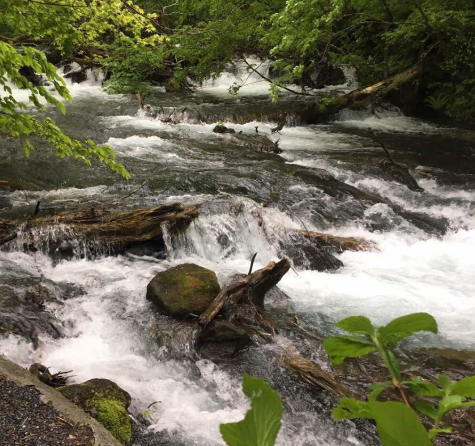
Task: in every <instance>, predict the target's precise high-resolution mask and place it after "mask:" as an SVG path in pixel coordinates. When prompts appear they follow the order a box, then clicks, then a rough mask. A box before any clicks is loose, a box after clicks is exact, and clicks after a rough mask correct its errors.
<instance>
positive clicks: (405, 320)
mask: <svg viewBox="0 0 475 446" xmlns="http://www.w3.org/2000/svg"><path fill="white" fill-rule="evenodd" d="M419 331H430V332H432V333H437V332H438V328H437V322H436V321H435V319H434V318H433V317H432V316H431V315H430V314H427V313H413V314H408V315H406V316H401V317H398V318H397V319H394V320H393V321H391V322H390V323H389V324H387V325H386V326H384V327H380V328H379V329H378V333H379V334H380V339H381V342H382V344H383V346H389V347H395V346H396V345H397V343H398V342H399V341H400V340H401V339H404V338H407V337H408V336H411V335H413V334H414V333H417V332H419Z"/></svg>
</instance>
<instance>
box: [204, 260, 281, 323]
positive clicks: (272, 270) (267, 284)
mask: <svg viewBox="0 0 475 446" xmlns="http://www.w3.org/2000/svg"><path fill="white" fill-rule="evenodd" d="M289 269H290V263H289V261H288V260H287V259H282V260H281V261H280V262H278V263H275V262H270V263H269V264H268V265H267V266H266V267H265V268H262V269H259V270H257V271H255V272H253V273H252V274H250V275H248V276H246V277H244V278H242V279H239V280H237V281H235V282H233V283H231V284H230V285H228V286H226V287H224V288H223V289H222V290H221V292H220V293H219V294H218V295H217V296H216V298H215V299H214V301H213V303H212V304H211V305H210V307H209V308H208V309H207V310H206V311H205V312H204V313H203V314H202V315H201V316H200V318H199V323H200V325H201V326H203V327H206V326H207V325H208V324H209V323H210V322H211V321H212V320H213V319H214V317H215V316H216V315H217V314H218V313H219V312H220V311H221V309H222V308H223V306H224V304H225V303H226V302H228V301H229V302H231V303H236V302H238V301H239V300H241V298H242V297H243V296H244V295H248V296H252V297H251V299H252V302H253V303H254V304H255V305H258V306H261V307H262V306H263V304H264V296H265V294H266V293H267V291H269V290H270V289H271V288H272V287H273V286H275V285H277V283H278V282H279V281H280V279H282V277H283V276H284V275H285V273H286V272H287V271H288V270H289Z"/></svg>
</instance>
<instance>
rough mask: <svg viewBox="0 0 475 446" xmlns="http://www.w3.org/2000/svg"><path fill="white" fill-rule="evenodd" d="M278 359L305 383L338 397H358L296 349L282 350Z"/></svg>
mask: <svg viewBox="0 0 475 446" xmlns="http://www.w3.org/2000/svg"><path fill="white" fill-rule="evenodd" d="M278 360H279V362H280V364H281V365H282V366H283V367H285V368H286V369H288V370H290V371H292V372H294V373H296V374H297V375H299V376H300V378H301V379H302V381H304V382H306V383H307V384H310V385H312V386H317V387H320V388H322V389H325V390H326V391H328V392H331V393H333V394H336V395H338V396H339V397H347V398H358V397H357V396H356V395H355V394H354V393H353V392H351V391H350V390H348V389H347V388H346V387H345V386H343V385H342V384H340V383H339V382H338V381H337V380H336V379H335V378H333V377H332V376H331V375H329V374H328V373H327V372H325V371H324V370H323V369H322V368H321V367H320V366H318V365H317V364H316V363H315V362H313V361H310V360H308V359H305V358H304V357H303V356H302V355H301V354H300V353H299V352H297V351H296V350H293V349H292V350H290V349H287V350H284V351H283V352H282V353H281V354H280V355H279V356H278Z"/></svg>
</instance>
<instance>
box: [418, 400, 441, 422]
mask: <svg viewBox="0 0 475 446" xmlns="http://www.w3.org/2000/svg"><path fill="white" fill-rule="evenodd" d="M414 407H415V408H416V409H417V410H418V411H419V412H421V413H423V414H424V415H427V416H428V417H429V418H431V419H433V420H435V419H436V418H437V410H436V409H435V408H434V407H432V405H431V404H430V403H428V402H427V401H416V402H415V404H414Z"/></svg>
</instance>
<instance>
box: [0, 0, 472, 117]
mask: <svg viewBox="0 0 475 446" xmlns="http://www.w3.org/2000/svg"><path fill="white" fill-rule="evenodd" d="M0 12H4V14H3V16H2V18H1V19H0V40H4V41H6V42H8V43H11V44H15V45H16V44H21V43H35V44H40V45H48V46H50V47H53V48H55V49H56V50H57V51H59V52H61V53H62V54H64V55H67V56H68V57H71V56H74V57H77V58H80V59H82V60H83V61H84V62H85V63H91V64H98V65H101V66H103V67H105V69H106V70H107V71H108V73H109V74H110V80H109V81H108V85H107V88H108V89H109V91H111V92H123V93H131V92H133V93H137V92H140V93H141V94H142V96H143V95H144V94H147V93H150V91H151V87H152V86H153V85H165V86H166V87H167V89H169V90H172V91H176V90H179V89H181V88H185V87H187V85H188V83H189V79H190V78H191V79H192V80H194V81H196V82H200V81H202V80H204V79H206V78H210V77H216V76H218V75H219V73H220V72H221V71H222V70H223V69H224V68H225V67H226V64H227V63H228V62H229V61H230V60H231V59H233V58H240V59H245V58H246V56H245V55H246V54H256V55H259V56H261V57H263V58H265V57H269V56H270V57H271V58H272V60H273V64H272V70H273V78H274V84H273V85H272V86H271V89H270V95H271V99H272V100H274V101H275V100H276V99H277V97H278V93H279V89H280V88H281V87H283V86H286V85H287V84H291V83H292V84H302V85H305V84H308V83H309V79H311V74H312V73H313V72H314V70H315V69H319V68H321V67H322V66H325V65H327V64H332V65H342V64H346V65H350V66H352V67H354V68H355V69H356V71H357V76H358V79H359V81H360V84H363V85H368V84H371V83H374V82H378V81H381V80H382V79H384V78H387V77H389V76H391V75H395V74H398V73H400V72H402V71H404V70H406V69H408V68H411V67H413V66H414V65H417V64H421V65H422V66H423V68H424V69H423V75H422V76H421V77H420V78H419V81H418V84H417V86H418V94H419V95H420V101H419V102H420V105H421V107H420V108H421V110H423V109H424V104H427V105H429V106H431V107H432V106H433V107H432V108H435V109H437V110H438V111H439V112H440V113H445V114H447V115H449V116H451V117H454V118H459V119H466V120H471V119H472V120H473V119H475V106H474V104H475V101H474V98H475V81H474V79H475V57H474V55H475V5H474V3H473V1H472V2H470V1H468V0H451V1H450V2H447V1H446V0H406V1H402V2H401V1H399V0H369V1H366V0H309V1H306V2H302V1H301V0H266V1H262V0H249V1H246V2H242V1H240V0H239V1H238V0H230V1H229V0H203V1H200V2H197V1H195V0H181V1H179V2H176V1H174V0H161V1H155V0H134V1H132V0H111V1H108V2H104V1H102V0H70V1H69V2H68V4H67V5H66V4H65V3H60V2H57V3H56V2H53V3H51V2H46V1H45V2H43V0H38V1H35V2H30V1H28V0H4V2H3V3H2V6H1V7H0ZM5 39H6V40H5ZM239 88H240V85H236V86H234V88H232V91H233V92H237V91H238V90H239ZM442 98H447V100H444V101H441V100H439V99H442Z"/></svg>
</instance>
